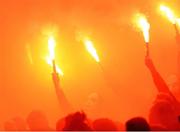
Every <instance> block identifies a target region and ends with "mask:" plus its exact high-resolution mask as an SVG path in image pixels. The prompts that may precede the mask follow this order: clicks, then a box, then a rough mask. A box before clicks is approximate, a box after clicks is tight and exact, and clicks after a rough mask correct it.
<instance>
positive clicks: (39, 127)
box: [27, 110, 52, 131]
mask: <svg viewBox="0 0 180 132" xmlns="http://www.w3.org/2000/svg"><path fill="white" fill-rule="evenodd" d="M27 124H28V126H29V129H30V130H31V131H51V130H52V128H50V127H49V122H48V119H47V117H46V115H45V114H44V113H43V112H41V111H38V110H36V111H32V112H31V113H30V114H29V115H28V117H27Z"/></svg>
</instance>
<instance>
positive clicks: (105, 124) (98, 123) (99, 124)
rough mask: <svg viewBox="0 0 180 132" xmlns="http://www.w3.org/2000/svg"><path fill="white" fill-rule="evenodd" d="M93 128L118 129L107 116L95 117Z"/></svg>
mask: <svg viewBox="0 0 180 132" xmlns="http://www.w3.org/2000/svg"><path fill="white" fill-rule="evenodd" d="M93 130H95V131H118V128H117V126H116V124H115V123H114V122H113V121H112V120H110V119H107V118H101V119H97V120H95V121H94V122H93Z"/></svg>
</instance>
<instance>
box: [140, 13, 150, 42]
mask: <svg viewBox="0 0 180 132" xmlns="http://www.w3.org/2000/svg"><path fill="white" fill-rule="evenodd" d="M138 26H139V28H140V29H141V31H142V32H143V35H144V40H145V42H146V43H148V42H149V30H150V24H149V22H148V20H147V18H146V17H145V16H143V15H141V16H139V18H138Z"/></svg>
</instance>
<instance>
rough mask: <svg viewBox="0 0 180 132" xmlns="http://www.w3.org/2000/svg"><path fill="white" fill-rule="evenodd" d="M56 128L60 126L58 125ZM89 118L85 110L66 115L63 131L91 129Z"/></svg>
mask: <svg viewBox="0 0 180 132" xmlns="http://www.w3.org/2000/svg"><path fill="white" fill-rule="evenodd" d="M56 128H59V127H58V126H56ZM91 130H92V129H91V127H90V126H89V125H88V120H87V117H86V115H85V113H84V112H76V113H73V114H70V115H68V116H67V117H65V126H64V128H63V131H91Z"/></svg>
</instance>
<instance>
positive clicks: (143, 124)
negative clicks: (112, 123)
mask: <svg viewBox="0 0 180 132" xmlns="http://www.w3.org/2000/svg"><path fill="white" fill-rule="evenodd" d="M126 130H127V131H150V126H149V124H148V123H147V121H146V120H145V119H144V118H142V117H135V118H132V119H130V120H128V121H127V122H126Z"/></svg>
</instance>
